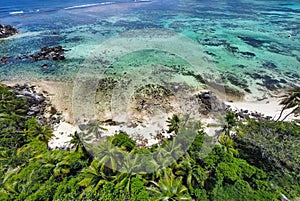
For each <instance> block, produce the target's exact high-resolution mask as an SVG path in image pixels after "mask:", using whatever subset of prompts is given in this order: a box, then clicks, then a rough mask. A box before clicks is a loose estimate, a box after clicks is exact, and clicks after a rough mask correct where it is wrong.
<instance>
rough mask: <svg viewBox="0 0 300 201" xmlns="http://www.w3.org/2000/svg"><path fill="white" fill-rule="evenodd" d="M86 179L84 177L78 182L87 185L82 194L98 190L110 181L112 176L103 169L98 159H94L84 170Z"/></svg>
mask: <svg viewBox="0 0 300 201" xmlns="http://www.w3.org/2000/svg"><path fill="white" fill-rule="evenodd" d="M83 174H84V179H82V180H81V181H80V182H79V183H78V184H79V185H80V186H84V187H86V188H85V189H84V191H83V193H82V194H81V197H82V196H83V195H84V194H88V193H93V192H96V191H97V190H98V189H99V188H100V187H101V186H103V185H104V184H105V183H106V182H109V181H110V180H111V178H110V177H109V176H107V175H105V173H104V172H103V171H102V170H101V163H100V162H99V161H98V160H96V159H95V160H93V161H92V163H91V165H90V166H89V167H88V168H87V169H84V170H83Z"/></svg>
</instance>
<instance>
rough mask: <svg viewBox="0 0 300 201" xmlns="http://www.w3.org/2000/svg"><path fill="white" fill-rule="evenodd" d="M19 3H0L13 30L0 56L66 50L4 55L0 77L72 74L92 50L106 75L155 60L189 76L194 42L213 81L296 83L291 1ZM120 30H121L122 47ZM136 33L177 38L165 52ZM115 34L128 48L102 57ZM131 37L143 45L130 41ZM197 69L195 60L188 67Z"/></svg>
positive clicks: (296, 33) (298, 59)
mask: <svg viewBox="0 0 300 201" xmlns="http://www.w3.org/2000/svg"><path fill="white" fill-rule="evenodd" d="M22 2H23V3H22ZM22 2H19V3H18V2H11V1H9V0H5V1H1V3H0V16H1V18H0V24H11V25H13V26H15V27H16V28H17V29H19V30H20V34H18V35H15V36H13V37H10V38H7V39H3V40H0V57H2V56H21V57H22V56H23V55H28V54H33V53H35V52H38V51H39V50H40V48H42V47H44V46H51V47H52V46H57V45H61V46H63V47H64V48H65V49H67V50H68V51H66V53H65V57H66V60H65V61H45V60H44V61H38V62H32V61H31V60H29V59H24V60H14V59H11V60H10V61H9V63H7V64H2V65H0V79H1V80H27V79H28V80H36V79H43V80H73V79H75V78H76V77H78V74H81V73H82V72H83V71H84V68H85V67H86V65H87V63H88V65H90V64H92V65H94V66H96V67H97V65H95V61H96V60H95V58H96V57H98V56H99V57H101V61H98V62H100V63H101V62H102V63H109V68H108V69H106V70H105V71H99V72H101V73H108V74H111V75H114V76H119V77H120V76H123V75H124V74H126V73H128V71H134V70H135V69H136V68H138V67H139V66H145V65H148V66H149V65H150V66H151V65H157V64H159V65H164V66H167V67H168V68H171V69H172V68H174V69H176V70H177V71H176V73H182V74H184V75H187V76H190V75H193V77H194V78H195V77H196V76H195V75H197V74H201V73H204V72H195V68H193V69H192V68H191V70H189V68H190V67H189V65H190V63H193V62H190V61H188V59H187V58H189V55H192V54H194V53H193V51H196V50H195V47H196V46H197V47H196V49H197V48H199V50H201V51H203V52H202V53H201V54H202V55H204V56H203V57H201V58H200V57H199V60H205V61H206V63H209V65H211V66H213V68H214V71H215V72H212V71H211V72H210V73H211V74H210V75H209V76H210V78H211V79H212V80H213V79H214V74H215V73H217V74H219V75H220V76H221V78H222V82H223V83H225V84H226V85H228V86H230V87H232V88H234V89H237V90H239V91H241V92H243V93H259V92H262V91H276V90H278V89H281V88H284V87H286V86H290V85H299V84H300V2H299V1H295V0H293V1H283V0H273V1H269V0H268V1H266V0H265V1H262V0H251V1H250V0H153V1H111V2H108V1H107V2H104V1H94V0H89V1H82V0H76V1H51V2H50V1H49V2H41V1H32V2H29V1H26V2H27V3H24V1H22ZM122 34H123V35H126V36H128V37H129V39H128V40H127V42H126V43H127V44H126V45H125V46H124V45H123V42H124V41H123V42H122V39H124V38H123V35H122ZM144 34H145V38H147V39H149V40H153V41H155V40H156V38H160V37H161V36H160V35H161V34H166V35H165V36H163V37H161V38H165V40H167V38H168V36H169V35H176V34H178V36H180V37H181V39H182V40H181V39H178V40H180V42H178V41H177V40H173V41H170V44H172V45H173V46H172V45H171V46H168V48H170V47H172V48H171V49H172V51H168V48H167V49H166V48H164V47H159V45H157V46H156V47H155V48H153V47H151V45H150V46H149V47H148V46H147V43H144V42H143V40H141V38H143V35H144ZM120 35H121V36H120ZM135 37H137V40H135ZM170 37H171V36H170ZM120 38H121V40H120V41H121V42H120V48H124V49H128V51H127V52H126V54H120V55H121V56H120V58H117V59H116V58H114V60H113V61H109V59H110V58H109V57H111V53H109V52H110V51H112V50H110V47H109V44H110V42H111V41H114V42H115V43H113V42H112V43H111V44H112V45H114V46H116V45H118V43H117V42H118V40H119V39H120ZM116 41H117V42H116ZM137 41H138V42H139V43H140V44H141V47H143V48H138V45H137V44H138V42H137ZM176 41H177V42H178V43H177V42H176ZM185 41H189V42H185ZM150 42H151V41H150ZM156 43H157V44H159V43H161V42H159V41H158V42H157V41H156ZM103 44H104V46H103ZM130 44H132V46H131V45H130ZM162 44H163V43H162ZM143 45H144V46H143ZM189 45H191V48H190V49H189ZM103 47H105V48H106V49H105V50H104V49H103ZM131 47H135V48H133V49H130V48H131ZM99 48H100V49H101V51H102V52H101V51H100V50H99ZM189 51H191V52H189ZM106 54H107V55H106ZM95 55H96V56H95ZM106 57H107V58H106ZM91 58H93V59H91ZM105 59H107V60H105ZM44 64H47V67H46V68H45V67H42V66H43V65H44ZM199 65H201V62H199ZM44 66H45V65H44ZM96 67H95V68H96ZM205 68H206V66H205V62H203V66H197V68H196V69H200V70H201V69H204V70H205ZM87 71H88V72H92V71H91V70H90V69H89V70H87ZM196 71H197V70H196ZM209 76H208V75H207V77H209ZM204 77H205V76H204Z"/></svg>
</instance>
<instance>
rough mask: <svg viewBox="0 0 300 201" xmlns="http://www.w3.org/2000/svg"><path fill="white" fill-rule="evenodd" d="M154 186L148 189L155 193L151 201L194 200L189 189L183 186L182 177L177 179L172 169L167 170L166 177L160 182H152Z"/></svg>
mask: <svg viewBox="0 0 300 201" xmlns="http://www.w3.org/2000/svg"><path fill="white" fill-rule="evenodd" d="M151 183H152V184H154V186H151V187H148V188H147V189H148V190H149V191H151V192H152V193H153V197H152V199H151V200H157V201H159V200H162V201H179V200H192V199H191V197H190V196H189V194H188V189H187V187H185V186H184V185H182V177H178V178H176V177H175V175H174V174H173V173H172V170H171V169H166V170H165V174H164V177H163V178H161V179H160V180H159V181H158V182H155V181H151Z"/></svg>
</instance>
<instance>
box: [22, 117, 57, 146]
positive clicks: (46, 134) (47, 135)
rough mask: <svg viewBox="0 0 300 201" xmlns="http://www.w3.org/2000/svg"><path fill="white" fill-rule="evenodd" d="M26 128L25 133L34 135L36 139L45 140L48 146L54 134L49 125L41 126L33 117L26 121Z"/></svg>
mask: <svg viewBox="0 0 300 201" xmlns="http://www.w3.org/2000/svg"><path fill="white" fill-rule="evenodd" d="M26 126H27V129H26V131H25V133H27V134H29V136H32V137H35V138H36V139H37V140H39V141H42V142H45V143H46V145H47V148H49V147H48V142H49V140H50V139H51V138H52V137H53V136H54V134H53V132H52V130H51V128H50V127H49V126H43V127H42V126H41V125H40V124H39V123H38V122H37V121H36V120H35V119H33V118H32V119H29V120H27V121H26Z"/></svg>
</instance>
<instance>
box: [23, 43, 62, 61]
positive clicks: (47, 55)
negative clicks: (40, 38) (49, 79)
mask: <svg viewBox="0 0 300 201" xmlns="http://www.w3.org/2000/svg"><path fill="white" fill-rule="evenodd" d="M64 53H65V49H63V48H62V46H55V47H43V48H41V51H40V52H37V53H34V54H31V55H28V57H29V58H32V59H33V61H40V60H54V61H61V60H65V59H66V58H65V56H64Z"/></svg>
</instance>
